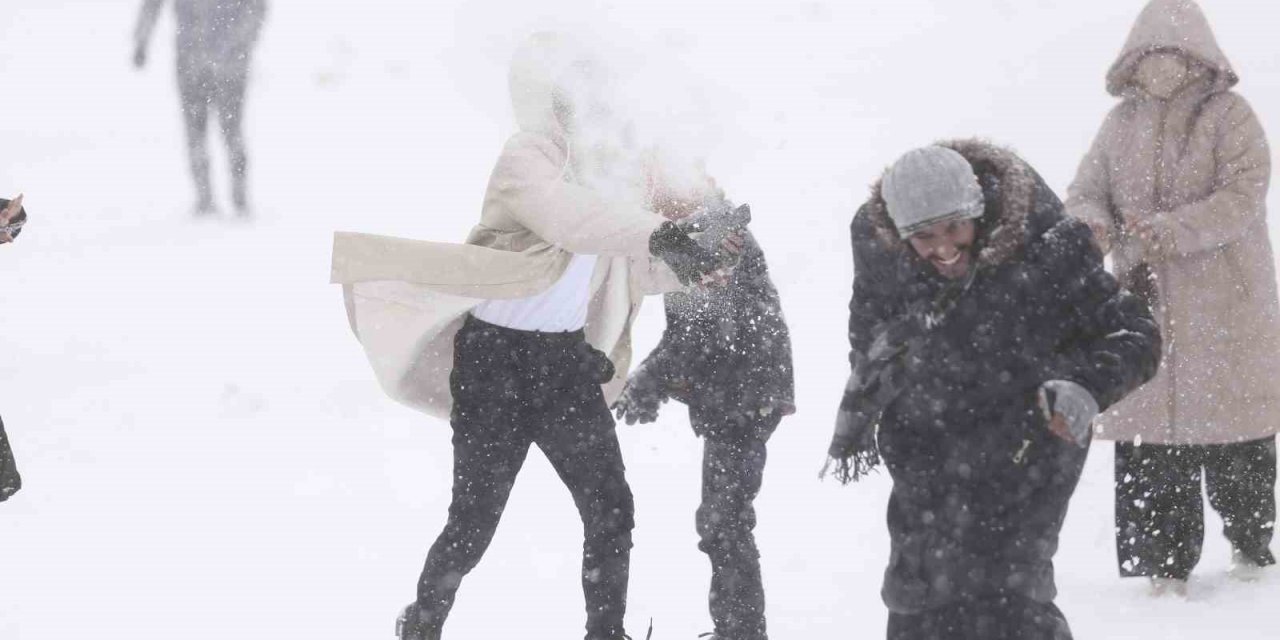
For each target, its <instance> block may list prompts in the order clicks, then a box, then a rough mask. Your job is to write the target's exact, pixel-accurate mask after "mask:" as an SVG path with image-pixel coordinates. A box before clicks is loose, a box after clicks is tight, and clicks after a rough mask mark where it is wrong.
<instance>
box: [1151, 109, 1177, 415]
mask: <svg viewBox="0 0 1280 640" xmlns="http://www.w3.org/2000/svg"><path fill="white" fill-rule="evenodd" d="M1169 112H1170V106H1169V101H1168V100H1161V101H1160V111H1159V116H1160V128H1159V129H1158V130H1157V132H1156V149H1155V151H1156V157H1155V160H1156V166H1155V190H1154V194H1153V195H1154V196H1155V205H1156V207H1155V209H1156V211H1155V212H1157V213H1158V212H1162V211H1164V207H1165V198H1164V179H1165V166H1164V147H1165V142H1166V141H1165V136H1166V135H1167V134H1168V128H1169ZM1166 271H1167V267H1166V265H1164V264H1161V265H1159V267H1157V268H1156V269H1155V274H1156V290H1157V291H1159V292H1160V296H1159V298H1158V300H1159V304H1162V305H1164V307H1165V317H1166V318H1168V320H1169V322H1168V323H1167V324H1168V326H1169V335H1168V345H1169V355H1168V359H1169V364H1168V371H1169V433H1170V435H1171V436H1172V435H1174V433H1175V432H1176V431H1177V429H1178V341H1177V331H1176V329H1175V326H1174V325H1175V320H1174V318H1173V308H1174V305H1173V300H1171V299H1170V295H1169V294H1170V292H1169V287H1167V286H1166V287H1161V286H1160V282H1162V281H1164V282H1167V280H1166V279H1165V275H1166ZM1173 439H1174V440H1176V438H1173Z"/></svg>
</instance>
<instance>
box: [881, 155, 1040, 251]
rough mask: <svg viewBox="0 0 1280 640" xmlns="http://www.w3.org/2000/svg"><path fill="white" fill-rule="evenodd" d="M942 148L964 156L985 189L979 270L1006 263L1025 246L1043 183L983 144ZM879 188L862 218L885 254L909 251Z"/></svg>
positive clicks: (1024, 166) (1020, 162)
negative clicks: (870, 225) (882, 247)
mask: <svg viewBox="0 0 1280 640" xmlns="http://www.w3.org/2000/svg"><path fill="white" fill-rule="evenodd" d="M938 145H939V146H942V147H946V148H948V149H951V150H953V151H955V152H957V153H959V154H960V155H962V156H964V159H965V160H968V161H969V164H971V165H973V171H974V173H975V174H977V176H978V182H979V183H980V184H981V185H982V192H983V196H984V197H985V198H986V212H985V213H983V215H982V218H981V224H980V229H979V232H978V241H977V246H978V247H979V255H978V260H977V265H978V266H979V267H990V266H996V265H999V264H1003V263H1005V262H1008V261H1009V260H1010V259H1012V258H1013V257H1015V256H1017V255H1018V254H1019V253H1020V252H1021V250H1022V248H1023V246H1024V245H1025V244H1026V241H1027V237H1028V233H1027V224H1028V220H1029V217H1030V215H1031V212H1032V210H1033V209H1034V207H1035V201H1036V191H1037V189H1038V186H1039V184H1040V182H1041V180H1040V177H1039V176H1038V175H1036V172H1035V171H1034V170H1033V169H1032V168H1031V167H1030V166H1029V165H1028V164H1027V163H1026V162H1025V161H1024V160H1022V158H1020V157H1018V155H1017V154H1016V153H1014V152H1013V151H1010V150H1009V149H1006V148H1004V147H1000V146H997V145H995V144H992V143H989V142H986V141H983V140H977V139H967V140H951V141H945V142H939V143H938ZM881 185H882V180H877V181H876V183H875V184H874V185H872V187H871V199H870V200H868V201H867V203H866V204H865V205H863V207H862V210H861V211H860V212H859V214H858V215H859V216H867V217H868V219H869V220H870V222H871V224H872V225H873V227H874V229H875V234H876V238H877V239H878V240H879V241H880V243H881V244H882V245H884V247H885V248H886V249H891V250H895V251H906V250H907V245H906V243H905V242H904V240H905V238H903V237H902V236H901V235H900V234H899V233H898V229H897V227H896V226H895V225H894V224H893V219H892V218H891V217H889V207H888V205H887V204H886V202H885V199H884V195H883V194H882V193H881Z"/></svg>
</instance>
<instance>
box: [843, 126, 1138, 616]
mask: <svg viewBox="0 0 1280 640" xmlns="http://www.w3.org/2000/svg"><path fill="white" fill-rule="evenodd" d="M945 146H948V147H950V148H952V149H954V150H956V151H957V152H959V153H960V154H961V155H963V156H964V157H965V158H966V159H967V160H969V162H970V163H971V164H973V166H974V171H975V173H977V175H978V177H979V182H980V183H981V184H982V188H983V192H984V194H985V196H986V202H987V206H986V213H985V214H984V216H983V218H981V219H980V220H979V221H978V225H979V230H978V240H977V244H976V245H975V250H976V251H978V257H977V260H976V262H975V269H976V271H975V272H974V277H973V278H972V280H971V281H970V282H969V283H968V285H967V288H966V289H965V290H964V291H963V292H962V293H961V294H960V295H959V296H958V298H956V299H955V301H954V303H953V306H951V307H950V308H949V311H948V312H947V313H946V315H944V316H942V317H941V318H938V319H936V320H937V321H936V322H933V323H929V324H930V326H931V327H932V328H931V330H930V331H929V332H928V333H927V334H926V336H925V338H924V341H923V343H922V344H921V345H918V348H914V349H912V358H911V360H910V362H909V363H908V365H907V370H906V372H905V375H904V376H903V378H902V385H901V392H900V393H899V394H898V395H897V396H896V398H895V399H894V400H893V401H892V402H891V403H889V405H888V406H887V408H886V410H885V411H884V413H883V415H882V416H881V419H880V428H879V432H878V440H879V448H880V455H881V456H882V457H883V459H884V462H885V464H886V466H887V468H888V469H889V472H890V475H891V476H892V478H893V493H892V496H891V497H890V501H889V513H888V521H889V531H890V537H891V540H892V552H891V557H890V561H889V567H888V569H887V571H886V574H885V582H884V589H883V596H884V599H885V602H886V604H887V605H888V606H889V608H890V609H891V610H893V611H897V612H902V613H910V612H918V611H922V610H925V609H930V608H935V607H938V606H942V605H945V604H947V603H950V602H954V601H956V600H959V599H963V598H965V597H971V596H974V595H980V594H984V593H986V594H990V593H992V592H995V591H998V590H1003V591H1012V592H1016V593H1020V594H1023V595H1025V596H1027V597H1030V598H1032V599H1035V600H1038V601H1042V602H1048V601H1051V600H1052V599H1053V598H1054V596H1055V595H1056V588H1055V586H1054V578H1053V562H1052V560H1053V555H1054V553H1055V551H1056V550H1057V546H1058V533H1059V530H1060V529H1061V527H1062V523H1063V519H1064V518H1065V516H1066V511H1067V503H1068V501H1069V499H1070V497H1071V494H1072V492H1073V491H1074V490H1075V486H1076V482H1077V481H1078V479H1079V476H1080V472H1081V469H1082V467H1083V465H1084V461H1085V456H1086V453H1087V450H1086V449H1083V448H1080V447H1078V446H1076V445H1074V444H1071V443H1068V442H1065V441H1063V440H1059V439H1058V438H1057V437H1056V436H1054V435H1053V434H1052V433H1051V432H1050V431H1049V429H1048V425H1047V421H1046V418H1045V417H1044V415H1043V413H1042V411H1041V410H1040V409H1039V408H1038V406H1037V394H1038V390H1039V388H1040V386H1041V385H1042V384H1043V383H1045V382H1047V381H1050V380H1069V381H1072V382H1076V383H1078V384H1080V385H1082V386H1083V387H1085V388H1086V389H1088V390H1089V391H1090V392H1091V393H1092V394H1093V396H1094V397H1095V398H1096V399H1097V401H1098V403H1099V404H1100V405H1101V406H1102V407H1103V408H1104V409H1105V408H1106V407H1108V406H1110V405H1112V404H1114V403H1115V402H1117V401H1118V400H1120V399H1121V398H1123V397H1124V396H1125V395H1126V394H1128V393H1129V392H1131V391H1133V390H1134V389H1135V388H1137V387H1138V386H1139V385H1141V384H1143V383H1144V382H1146V381H1147V380H1149V379H1150V378H1151V377H1152V376H1153V375H1154V374H1155V371H1156V368H1157V366H1158V364H1159V357H1160V335H1159V330H1158V328H1157V326H1156V325H1155V323H1154V322H1153V320H1152V317H1151V312H1150V310H1149V309H1148V308H1147V307H1146V305H1145V304H1144V303H1143V302H1141V301H1140V300H1139V299H1138V298H1137V297H1135V296H1133V295H1131V294H1129V293H1128V292H1126V291H1124V290H1122V289H1121V288H1120V287H1119V286H1118V285H1117V283H1116V281H1115V279H1114V278H1113V277H1112V276H1111V275H1110V274H1108V273H1107V272H1106V271H1105V270H1104V268H1103V262H1102V256H1101V254H1100V253H1099V252H1098V250H1097V248H1096V247H1095V245H1094V243H1093V241H1092V236H1091V232H1090V231H1089V228H1088V227H1087V226H1086V225H1085V224H1084V223H1082V222H1079V221H1077V220H1074V219H1071V218H1067V217H1066V216H1064V214H1063V207H1062V203H1061V202H1060V201H1059V200H1058V198H1057V196H1055V195H1054V193H1053V192H1052V191H1051V190H1050V189H1049V188H1048V187H1047V186H1046V185H1045V183H1044V181H1043V180H1041V179H1040V177H1039V176H1038V175H1036V173H1035V172H1034V171H1033V170H1032V169H1031V168H1030V167H1029V166H1028V165H1027V164H1026V163H1024V162H1023V161H1022V160H1021V159H1020V158H1018V157H1017V156H1016V155H1015V154H1013V153H1012V152H1010V151H1007V150H1004V149H1001V148H998V147H995V146H992V145H989V144H986V143H982V142H975V141H964V142H955V143H950V144H946V145H945ZM852 233H853V251H854V263H855V269H856V272H855V280H854V287H853V301H852V302H851V304H850V310H851V316H850V323H849V339H850V343H851V345H852V347H853V352H852V356H851V359H852V360H854V361H857V360H859V359H861V358H865V357H866V356H867V355H868V350H869V349H870V347H871V345H872V343H873V341H874V340H875V338H876V335H877V331H878V329H879V328H881V327H884V326H886V325H890V324H893V322H894V321H895V319H897V318H901V317H902V316H903V314H905V313H908V310H909V309H921V308H925V309H928V308H930V304H929V303H930V302H931V301H933V300H936V299H937V296H939V295H940V294H942V292H943V291H945V290H947V288H948V287H951V286H955V283H953V282H950V281H946V280H943V279H942V278H941V277H940V276H938V275H937V274H936V272H935V271H934V270H933V268H932V266H931V265H929V264H927V263H926V262H924V261H923V260H921V259H920V258H918V257H917V256H916V254H915V252H914V251H912V250H911V249H910V247H909V245H907V244H906V243H905V242H904V241H903V240H902V239H901V238H899V237H898V234H897V231H896V230H895V228H894V225H893V222H892V220H891V219H890V217H889V215H888V211H887V208H886V206H885V203H884V200H883V198H882V197H881V196H880V192H879V187H878V186H877V187H876V188H875V190H874V193H873V196H872V198H871V200H870V201H869V202H868V203H867V204H866V205H864V206H863V207H862V208H861V210H859V212H858V214H857V216H856V217H855V219H854V221H853V226H852Z"/></svg>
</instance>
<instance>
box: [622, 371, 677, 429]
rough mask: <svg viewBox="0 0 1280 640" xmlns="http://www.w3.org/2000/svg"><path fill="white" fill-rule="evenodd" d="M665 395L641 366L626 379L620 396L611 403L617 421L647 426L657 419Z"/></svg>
mask: <svg viewBox="0 0 1280 640" xmlns="http://www.w3.org/2000/svg"><path fill="white" fill-rule="evenodd" d="M666 400H667V394H666V393H665V392H664V391H663V390H662V387H661V386H660V385H659V384H658V381H657V379H656V378H655V377H654V376H653V375H652V373H651V372H650V371H648V370H647V369H645V367H644V366H643V365H641V366H640V367H639V368H637V369H636V370H635V372H634V373H632V374H631V377H630V378H627V386H625V387H623V389H622V395H621V396H620V397H619V398H618V400H617V401H616V402H614V403H613V410H614V411H615V412H616V414H617V418H618V419H619V420H624V419H625V420H626V421H627V424H635V423H637V422H639V423H640V424H648V423H650V422H653V421H655V420H657V419H658V409H659V408H660V407H661V406H662V403H663V402H666Z"/></svg>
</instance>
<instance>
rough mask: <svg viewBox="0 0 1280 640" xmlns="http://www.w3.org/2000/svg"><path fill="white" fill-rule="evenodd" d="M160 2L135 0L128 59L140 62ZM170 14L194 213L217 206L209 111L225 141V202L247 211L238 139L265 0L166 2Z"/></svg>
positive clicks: (245, 164)
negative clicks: (227, 179) (228, 185)
mask: <svg viewBox="0 0 1280 640" xmlns="http://www.w3.org/2000/svg"><path fill="white" fill-rule="evenodd" d="M164 3H165V0H143V3H142V10H141V13H140V14H139V15H138V25H137V28H136V29H135V31H134V54H133V64H134V65H135V66H136V67H138V68H139V69H141V68H142V67H143V66H145V65H146V63H147V44H148V42H150V40H151V32H152V31H153V30H154V29H155V26H156V20H157V19H158V18H159V16H160V10H161V9H162V8H163V7H164ZM173 5H174V7H173V8H174V14H175V15H176V17H177V55H176V57H177V62H178V94H179V96H180V97H181V101H182V117H183V121H184V123H185V124H186V131H187V153H188V156H189V159H190V162H191V176H192V178H193V179H194V180H195V185H196V203H195V206H194V207H193V212H194V214H195V215H197V216H205V215H211V214H213V213H216V212H217V205H216V204H215V203H214V199H213V186H212V184H211V183H210V179H209V150H208V146H207V145H208V137H209V135H208V124H209V118H210V116H211V115H213V116H216V117H217V119H218V129H219V130H220V131H221V132H222V137H223V138H224V139H225V140H226V143H227V154H228V156H229V158H230V161H231V204H232V206H233V207H234V208H235V211H236V214H238V215H240V216H248V215H250V213H251V210H250V207H249V193H248V189H249V187H248V175H247V173H248V166H249V157H248V152H247V151H246V150H245V142H244V123H243V120H244V101H245V89H246V87H247V86H248V83H249V67H250V63H251V62H252V58H253V50H254V46H255V45H256V44H257V42H258V33H259V31H261V29H262V23H263V21H264V20H265V18H266V13H267V6H266V0H173Z"/></svg>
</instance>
